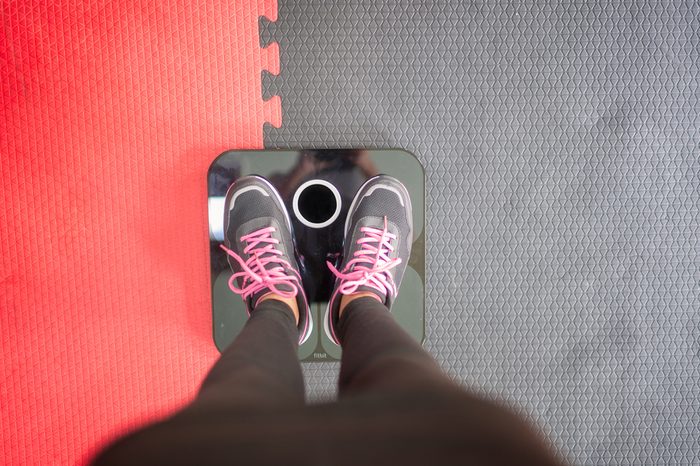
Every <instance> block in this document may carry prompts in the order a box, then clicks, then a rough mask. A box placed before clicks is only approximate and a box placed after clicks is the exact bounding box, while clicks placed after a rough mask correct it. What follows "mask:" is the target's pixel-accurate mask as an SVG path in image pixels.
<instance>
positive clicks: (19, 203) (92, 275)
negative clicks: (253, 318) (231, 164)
mask: <svg viewBox="0 0 700 466" xmlns="http://www.w3.org/2000/svg"><path fill="white" fill-rule="evenodd" d="M0 7H1V10H0V12H1V13H0V23H1V27H2V29H1V30H0V89H1V92H0V103H1V107H0V157H1V158H0V172H1V173H2V178H1V181H0V205H1V206H2V213H1V214H0V344H1V345H2V346H1V347H2V356H1V357H0V435H1V436H2V437H1V438H0V464H42V465H48V464H75V463H76V462H79V461H82V460H85V459H86V458H87V457H88V456H90V455H91V454H92V453H93V452H94V451H95V449H96V448H97V447H98V446H99V445H100V444H101V443H102V442H104V441H105V440H106V439H107V438H109V437H111V436H113V435H115V434H117V433H119V432H121V431H122V430H124V429H126V428H129V427H131V426H134V425H136V424H139V423H141V422H144V421H146V420H149V419H152V418H154V417H157V416H160V415H163V414H165V413H167V412H169V411H171V410H172V409H174V408H175V407H177V406H180V405H181V404H182V403H183V402H184V401H186V400H188V399H189V398H190V397H191V396H192V395H193V394H194V392H195V390H196V389H197V387H198V386H199V384H200V382H201V380H202V378H203V376H204V374H205V372H206V370H207V369H208V367H209V366H210V365H211V364H212V363H213V362H214V360H215V358H216V357H217V355H218V352H217V351H216V348H215V347H214V344H213V342H212V336H211V308H210V299H209V279H208V276H209V267H208V257H209V254H208V236H207V221H206V205H207V204H206V171H207V168H208V166H209V163H210V162H211V160H213V158H214V157H216V156H217V155H218V154H219V153H221V152H222V151H223V150H225V149H230V148H232V147H239V148H259V147H261V146H262V126H263V122H265V121H269V122H272V123H274V124H277V125H279V123H280V117H281V110H280V106H279V99H274V100H270V101H268V102H263V99H262V94H261V71H262V70H263V69H267V70H269V71H277V70H278V68H279V62H278V56H277V48H276V47H275V46H273V47H271V48H268V49H261V48H260V42H259V34H258V21H259V16H261V15H266V16H267V17H269V18H270V19H274V18H275V16H276V2H275V1H267V0H261V1H260V2H256V1H248V0H238V1H233V2H230V1H194V2H192V1H168V2H152V1H148V0H144V1H94V0H91V1H72V0H59V1H53V2H44V1H28V2H27V1H12V0H6V1H2V3H0Z"/></svg>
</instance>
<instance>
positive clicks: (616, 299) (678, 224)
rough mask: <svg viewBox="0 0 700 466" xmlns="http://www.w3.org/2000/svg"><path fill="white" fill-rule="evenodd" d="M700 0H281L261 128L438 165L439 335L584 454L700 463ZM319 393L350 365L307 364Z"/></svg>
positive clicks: (474, 381)
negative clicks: (277, 117) (274, 101)
mask: <svg viewBox="0 0 700 466" xmlns="http://www.w3.org/2000/svg"><path fill="white" fill-rule="evenodd" d="M699 31H700V7H699V5H698V3H696V2H695V3H694V2H680V1H669V2H636V1H632V0H627V1H623V2H585V3H584V2H572V3H570V4H569V3H568V2H563V3H555V2H551V3H545V2H537V3H536V4H535V3H532V2H503V1H499V2H480V1H475V2H457V1H451V2H433V1H428V0H422V1H418V2H416V1H414V2H388V1H386V0H379V1H371V2H370V1H367V2H363V3H357V2H340V1H334V2H327V1H324V2H320V1H316V2H307V1H303V2H302V1H299V0H280V3H279V21H278V22H277V23H276V24H274V25H269V24H263V30H262V41H263V42H267V41H270V40H273V39H274V40H277V41H279V43H280V49H281V62H282V73H281V76H280V77H278V78H271V77H269V76H264V78H263V81H264V86H265V92H267V93H268V94H280V95H281V96H282V107H283V126H282V128H281V129H280V130H275V129H273V128H266V131H265V143H266V145H267V146H268V147H301V146H305V147H338V146H342V147H350V146H367V147H387V146H388V147H403V148H406V149H408V150H410V151H413V152H414V153H415V154H416V155H417V156H418V157H419V159H420V160H421V161H422V163H423V165H424V166H425V169H426V174H427V209H428V230H427V233H428V237H427V251H426V252H427V264H426V265H427V277H426V278H427V283H426V285H427V298H426V299H427V302H426V305H427V308H426V313H427V315H426V319H427V321H426V326H427V329H426V331H427V336H426V343H425V346H426V348H427V349H428V350H429V351H430V352H431V353H432V354H433V355H435V357H436V358H437V359H438V360H439V361H440V363H441V364H442V366H443V367H444V368H445V369H446V370H447V371H448V372H449V373H450V374H451V375H452V376H454V377H455V378H457V379H459V380H461V381H462V382H463V383H464V384H465V385H467V386H469V387H472V388H474V389H475V390H478V391H480V392H482V393H485V394H487V395H488V396H493V397H498V398H502V399H504V400H506V401H507V402H509V403H512V404H513V405H515V406H517V407H519V408H520V409H522V410H523V411H524V412H526V413H528V416H530V418H531V419H532V420H533V421H534V422H536V423H537V424H538V425H539V426H541V427H542V429H543V430H544V431H545V432H546V433H547V434H548V435H549V436H550V438H551V439H552V440H553V441H554V443H555V444H556V446H557V448H558V449H559V450H560V451H561V452H562V453H563V454H564V455H566V457H567V458H569V459H570V460H571V461H573V462H576V463H584V464H610V463H615V464H661V463H676V464H678V463H684V464H692V463H694V464H698V463H699V462H700V441H699V439H700V427H699V426H700V369H699V367H700V337H699V335H700V315H699V312H700V258H699V254H700V245H699V244H698V236H699V235H700V227H699V224H700V220H699V218H700V215H699V206H700V187H699V186H700V155H699V154H700V130H699V127H700V118H699V114H700V105H699V99H698V97H699V96H700V65H699V64H700V60H699V58H700V57H699V53H700V52H699V51H700V36H699ZM304 369H305V373H306V376H307V380H308V388H309V392H310V398H312V399H323V398H329V397H333V396H334V393H335V381H336V380H335V377H336V375H337V366H336V365H334V364H308V365H305V367H304Z"/></svg>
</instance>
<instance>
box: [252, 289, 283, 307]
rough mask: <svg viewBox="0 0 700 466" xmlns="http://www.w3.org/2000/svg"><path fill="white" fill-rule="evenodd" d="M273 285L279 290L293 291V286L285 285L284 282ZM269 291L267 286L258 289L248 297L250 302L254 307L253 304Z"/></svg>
mask: <svg viewBox="0 0 700 466" xmlns="http://www.w3.org/2000/svg"><path fill="white" fill-rule="evenodd" d="M275 287H276V288H277V289H278V290H280V291H290V292H291V291H294V288H292V287H291V286H290V285H287V284H286V283H278V284H276V285H275ZM270 291H272V290H270V289H269V288H263V289H262V290H260V291H258V292H257V293H255V294H253V295H252V296H251V297H250V303H251V304H252V305H253V307H255V304H256V303H257V302H258V300H259V299H260V298H262V297H263V296H265V295H266V294H268V293H269V292H270Z"/></svg>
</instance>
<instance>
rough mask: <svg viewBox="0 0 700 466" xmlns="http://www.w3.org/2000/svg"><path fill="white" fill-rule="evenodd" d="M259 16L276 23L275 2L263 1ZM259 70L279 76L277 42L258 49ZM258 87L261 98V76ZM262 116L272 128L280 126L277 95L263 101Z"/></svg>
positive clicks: (280, 102) (280, 103) (280, 109)
mask: <svg viewBox="0 0 700 466" xmlns="http://www.w3.org/2000/svg"><path fill="white" fill-rule="evenodd" d="M260 16H261V17H263V18H266V19H267V20H268V21H270V22H275V21H277V0H264V4H263V10H262V12H261V15H260ZM260 69H261V71H266V72H268V73H270V74H272V75H275V76H277V75H279V74H280V49H279V44H278V43H277V42H271V43H269V44H267V45H266V46H265V47H264V48H261V49H260ZM259 86H260V96H261V97H262V75H261V78H260V81H259ZM262 115H263V119H264V121H265V122H266V123H269V124H271V125H272V126H273V127H275V128H280V127H281V126H282V100H281V99H280V97H279V96H278V95H274V96H272V97H270V98H269V99H266V100H264V101H263V108H262Z"/></svg>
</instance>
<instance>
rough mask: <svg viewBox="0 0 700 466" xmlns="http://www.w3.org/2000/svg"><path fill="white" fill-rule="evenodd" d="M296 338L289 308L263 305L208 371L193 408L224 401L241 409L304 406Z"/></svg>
mask: <svg viewBox="0 0 700 466" xmlns="http://www.w3.org/2000/svg"><path fill="white" fill-rule="evenodd" d="M298 337H299V333H298V330H297V325H296V322H295V319H294V315H293V313H292V310H291V309H290V307H289V306H288V305H287V304H285V303H283V302H282V301H278V300H275V299H267V300H264V301H262V302H261V303H260V304H258V306H257V307H256V308H255V311H254V312H253V313H252V314H251V316H250V318H249V319H248V322H247V323H246V324H245V327H244V328H243V330H242V331H241V333H240V334H239V335H238V336H237V337H236V339H235V340H234V342H233V343H231V345H230V346H229V347H228V348H226V350H225V351H224V352H223V353H222V355H221V358H220V359H219V361H217V363H216V364H215V365H214V367H212V369H211V371H210V372H209V375H207V377H206V379H205V380H204V382H203V383H202V388H201V390H200V393H199V395H198V397H197V401H196V402H195V404H199V403H207V402H221V401H222V400H223V401H224V402H225V403H226V404H227V405H229V406H232V405H234V404H235V405H239V406H241V407H252V406H259V405H273V404H288V403H293V404H303V403H304V379H303V376H302V372H301V366H300V364H299V360H298V357H297V348H298Z"/></svg>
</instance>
